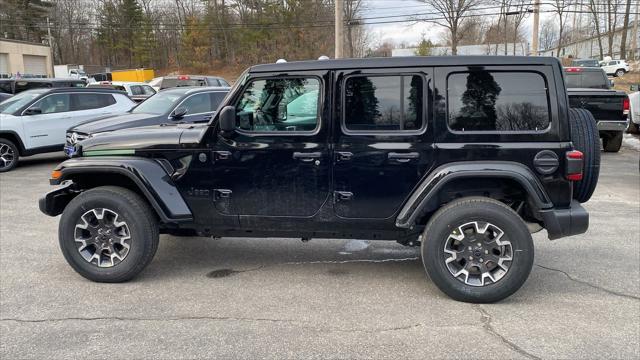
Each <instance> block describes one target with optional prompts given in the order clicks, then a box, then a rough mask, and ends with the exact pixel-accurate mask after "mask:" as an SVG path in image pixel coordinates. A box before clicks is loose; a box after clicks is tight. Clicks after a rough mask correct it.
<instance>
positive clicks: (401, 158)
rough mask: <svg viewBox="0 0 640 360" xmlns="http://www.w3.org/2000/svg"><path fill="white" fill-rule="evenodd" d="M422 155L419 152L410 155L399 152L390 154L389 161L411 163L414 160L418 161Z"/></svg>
mask: <svg viewBox="0 0 640 360" xmlns="http://www.w3.org/2000/svg"><path fill="white" fill-rule="evenodd" d="M419 157H420V154H419V153H417V152H409V153H398V152H390V153H389V155H388V158H389V160H395V161H397V162H403V163H405V162H409V161H411V160H413V159H418V158H419Z"/></svg>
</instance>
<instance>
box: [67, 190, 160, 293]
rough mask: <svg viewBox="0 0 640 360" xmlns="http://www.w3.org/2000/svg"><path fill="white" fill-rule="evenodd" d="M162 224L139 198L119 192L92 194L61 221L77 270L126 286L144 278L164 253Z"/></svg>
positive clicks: (69, 256) (77, 202)
mask: <svg viewBox="0 0 640 360" xmlns="http://www.w3.org/2000/svg"><path fill="white" fill-rule="evenodd" d="M158 237H159V235H158V224H157V220H156V218H155V215H154V213H153V212H152V210H151V208H150V207H149V205H148V204H147V203H146V202H145V201H144V200H143V199H142V198H141V197H140V196H139V195H137V194H136V193H134V192H132V191H130V190H127V189H124V188H120V187H115V186H104V187H98V188H95V189H91V190H87V191H85V192H83V193H82V194H80V195H78V196H77V197H76V198H74V199H73V200H72V201H71V202H70V203H69V204H68V205H67V207H66V208H65V209H64V212H63V213H62V217H61V219H60V228H59V241H60V248H61V249H62V253H63V255H64V257H65V259H66V260H67V262H68V263H69V265H71V267H73V269H74V270H75V271H76V272H78V273H79V274H80V275H82V276H84V277H85V278H87V279H89V280H93V281H98V282H123V281H127V280H130V279H132V278H133V277H134V276H136V275H137V274H138V273H140V272H141V271H142V270H143V269H144V268H145V267H146V266H147V265H148V264H149V263H150V262H151V259H153V256H154V254H155V252H156V250H157V248H158Z"/></svg>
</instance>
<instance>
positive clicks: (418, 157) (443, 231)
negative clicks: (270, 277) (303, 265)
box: [40, 56, 600, 302]
mask: <svg viewBox="0 0 640 360" xmlns="http://www.w3.org/2000/svg"><path fill="white" fill-rule="evenodd" d="M160 94H162V92H161V93H160ZM143 104H144V103H143ZM223 105H224V107H221V110H220V111H219V112H218V113H217V114H216V115H215V116H214V118H213V119H212V120H211V121H210V122H209V125H208V126H194V125H191V124H170V125H165V126H151V127H142V128H137V129H127V130H118V131H112V132H109V133H105V134H103V135H100V136H95V137H93V138H89V139H86V140H84V141H82V142H80V143H79V144H78V145H77V147H76V150H77V152H76V153H75V154H74V157H73V158H72V159H69V160H67V161H65V162H63V163H62V164H60V165H58V166H57V167H56V168H55V170H54V172H53V174H52V179H51V183H52V184H53V185H58V188H57V189H55V190H53V191H52V192H50V193H48V194H46V195H45V196H44V197H43V198H42V199H41V200H40V209H41V210H42V211H43V212H44V213H45V214H48V215H51V216H56V215H59V214H62V217H61V219H60V229H59V234H60V235H59V236H60V245H61V248H62V252H63V254H64V256H65V258H66V260H67V261H68V262H69V264H71V266H72V267H73V268H74V269H75V270H76V271H77V272H78V273H80V274H81V275H82V276H84V277H86V278H88V279H91V280H94V281H102V282H120V281H126V280H128V279H131V278H133V277H134V276H135V275H136V274H138V273H139V272H140V271H142V269H144V268H145V266H147V265H148V264H149V262H150V261H151V259H152V258H153V256H154V253H155V251H156V249H157V248H158V241H159V240H158V239H159V237H158V234H159V233H168V234H173V235H178V236H195V235H198V236H250V237H274V236H275V237H297V238H302V239H304V240H308V239H310V238H314V237H318V238H363V239H375V240H395V241H398V242H400V243H402V244H405V245H408V246H418V245H420V246H422V261H423V263H424V266H425V268H426V271H427V272H428V274H429V275H430V278H431V279H432V280H433V282H434V283H435V284H436V285H437V286H438V287H439V288H440V289H441V290H442V291H444V292H445V293H446V294H448V295H449V296H451V297H452V298H454V299H457V300H461V301H469V302H493V301H498V300H500V299H503V298H505V297H507V296H509V295H511V294H512V293H514V292H515V291H516V290H517V289H518V288H520V286H521V285H522V284H524V282H525V280H526V279H527V277H528V275H529V272H530V271H531V267H532V265H533V259H534V248H533V240H532V237H531V232H534V231H538V230H541V229H542V228H545V229H546V230H547V234H548V237H549V238H550V239H557V238H560V237H565V236H571V235H576V234H581V233H584V232H585V231H586V230H587V227H588V223H589V215H588V213H587V212H586V211H585V209H584V208H583V207H582V206H581V204H580V203H581V202H585V201H587V200H589V198H590V196H591V194H592V192H593V190H594V188H595V186H596V184H597V181H598V169H599V156H600V152H599V150H598V149H597V148H596V146H597V144H598V139H597V130H596V124H595V121H594V119H593V117H592V116H591V115H590V114H589V112H588V111H585V110H582V109H578V110H575V109H569V104H568V103H567V96H566V90H565V85H564V81H563V72H562V67H561V64H560V63H559V61H558V60H557V59H555V58H547V57H516V56H509V57H498V56H486V57H475V56H457V57H410V58H378V59H348V60H324V61H306V62H290V63H282V64H268V65H258V66H254V67H252V68H250V69H249V70H248V71H247V72H245V74H244V75H242V76H241V77H240V79H239V81H238V82H237V83H236V85H235V86H234V88H233V89H232V90H231V93H230V94H229V96H228V97H227V98H226V99H225V100H224V102H223ZM266 244H268V242H265V245H266ZM266 246H268V245H266ZM372 275H373V274H372Z"/></svg>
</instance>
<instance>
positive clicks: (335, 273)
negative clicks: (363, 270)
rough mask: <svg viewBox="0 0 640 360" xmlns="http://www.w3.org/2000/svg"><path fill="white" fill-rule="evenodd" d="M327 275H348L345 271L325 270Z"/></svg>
mask: <svg viewBox="0 0 640 360" xmlns="http://www.w3.org/2000/svg"><path fill="white" fill-rule="evenodd" d="M327 274H329V275H334V276H344V275H349V272H348V271H347V270H345V269H329V270H327Z"/></svg>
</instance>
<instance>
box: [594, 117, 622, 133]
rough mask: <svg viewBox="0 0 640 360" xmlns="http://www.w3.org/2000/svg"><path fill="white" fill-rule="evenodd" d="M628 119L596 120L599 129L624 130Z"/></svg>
mask: <svg viewBox="0 0 640 360" xmlns="http://www.w3.org/2000/svg"><path fill="white" fill-rule="evenodd" d="M628 126H629V120H598V130H599V131H625V130H627V127H628Z"/></svg>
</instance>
